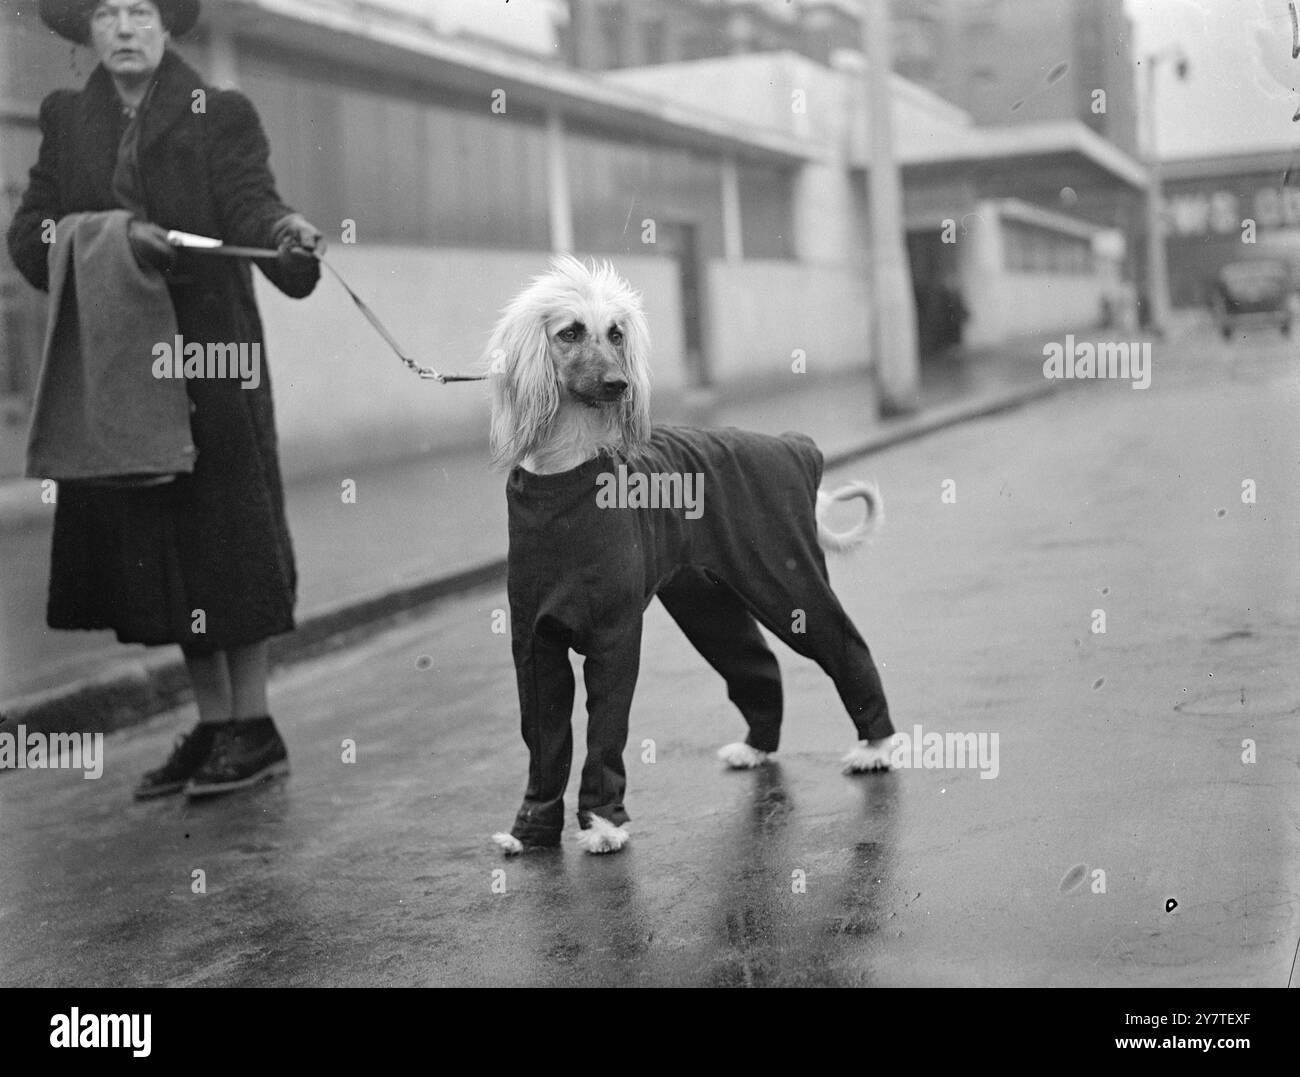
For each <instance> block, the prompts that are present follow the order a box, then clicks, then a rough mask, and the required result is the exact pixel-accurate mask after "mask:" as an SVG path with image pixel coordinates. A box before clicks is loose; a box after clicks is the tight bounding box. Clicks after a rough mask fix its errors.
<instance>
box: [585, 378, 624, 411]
mask: <svg viewBox="0 0 1300 1077" xmlns="http://www.w3.org/2000/svg"><path fill="white" fill-rule="evenodd" d="M626 392H627V379H625V378H623V377H620V376H619V375H616V374H610V375H609V376H608V377H605V378H602V379H601V380H600V381H599V382H598V383H597V384H596V385H594V386H593V387H592V389H591V390H590V391H583V392H578V393H575V394H574V395H575V396H577V397H578V399H580V400H581V401H582V402H583V403H584V404H586V405H587V406H588V407H593V408H595V407H599V406H600V405H601V404H613V403H614V402H615V401H618V400H622V399H623V394H624V393H626Z"/></svg>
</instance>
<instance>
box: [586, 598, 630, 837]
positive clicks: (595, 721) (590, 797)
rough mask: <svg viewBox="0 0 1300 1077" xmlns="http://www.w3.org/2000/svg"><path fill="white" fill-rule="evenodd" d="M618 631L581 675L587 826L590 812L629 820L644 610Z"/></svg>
mask: <svg viewBox="0 0 1300 1077" xmlns="http://www.w3.org/2000/svg"><path fill="white" fill-rule="evenodd" d="M633 612H634V613H635V616H634V617H630V618H628V619H627V620H626V621H624V622H623V623H622V624H620V626H619V630H618V631H617V632H613V633H610V634H609V636H607V637H606V638H605V639H604V640H603V641H602V642H603V643H604V645H603V646H602V647H601V648H600V649H599V650H595V651H592V652H591V653H590V654H588V655H587V657H586V660H585V661H584V662H583V667H582V676H583V682H584V684H585V685H586V688H587V759H586V762H585V763H584V764H583V767H582V784H581V786H580V788H579V790H578V818H579V821H580V822H581V823H582V824H583V825H585V824H586V822H587V815H588V814H592V813H594V814H596V815H599V816H600V817H601V818H602V819H608V820H609V821H610V822H611V823H614V824H616V825H619V826H621V825H622V824H623V823H626V822H627V821H628V814H627V811H626V810H625V809H624V807H623V795H624V793H625V792H626V790H627V771H626V770H625V769H624V766H623V749H624V748H625V747H627V728H628V714H629V712H630V711H631V709H632V696H633V694H634V693H635V691H636V680H637V674H638V673H639V672H640V667H641V610H640V609H638V608H636V607H633Z"/></svg>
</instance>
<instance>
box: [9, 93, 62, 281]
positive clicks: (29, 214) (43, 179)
mask: <svg viewBox="0 0 1300 1077" xmlns="http://www.w3.org/2000/svg"><path fill="white" fill-rule="evenodd" d="M72 98H73V93H72V91H71V90H56V91H55V92H54V93H52V94H50V95H49V96H48V97H46V98H45V100H44V101H42V102H41V113H40V125H41V149H40V154H39V156H38V157H37V159H36V164H34V165H33V166H32V169H31V172H30V173H29V174H28V177H27V190H26V191H25V192H24V194H23V200H22V203H21V205H19V207H18V212H17V213H15V214H14V218H13V220H12V221H11V222H10V223H9V256H10V257H11V258H12V259H13V262H14V265H15V266H17V267H18V272H20V273H21V274H22V275H23V276H24V277H26V278H27V280H28V281H29V282H30V283H31V284H32V286H33V287H35V288H39V289H41V291H43V292H44V291H48V290H49V286H50V277H49V262H48V257H49V246H48V244H46V243H45V242H44V240H43V239H42V235H43V233H44V231H45V221H46V220H52V221H59V220H61V219H62V218H63V217H64V216H65V213H64V210H63V205H62V198H61V197H60V194H59V155H60V152H61V149H62V138H63V129H64V124H63V122H62V117H63V114H64V110H65V109H66V108H67V106H68V104H69V103H70V102H71V101H72Z"/></svg>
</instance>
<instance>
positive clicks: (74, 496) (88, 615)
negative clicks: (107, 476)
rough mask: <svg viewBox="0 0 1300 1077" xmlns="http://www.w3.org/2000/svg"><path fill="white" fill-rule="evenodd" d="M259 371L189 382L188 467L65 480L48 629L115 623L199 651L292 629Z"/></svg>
mask: <svg viewBox="0 0 1300 1077" xmlns="http://www.w3.org/2000/svg"><path fill="white" fill-rule="evenodd" d="M261 373H262V381H261V384H260V385H259V386H258V387H257V388H255V389H245V388H242V387H241V385H240V383H239V382H238V381H236V380H233V379H222V380H216V379H213V380H202V381H201V380H191V381H187V382H186V389H187V391H188V392H189V396H190V409H191V414H190V428H191V431H192V433H193V437H194V445H195V448H196V449H197V450H198V455H197V458H196V460H195V466H194V472H193V474H191V475H183V476H180V477H179V478H177V479H176V480H175V481H173V482H170V483H166V484H164V485H161V486H148V487H138V488H107V487H99V486H90V485H85V484H80V483H62V484H60V487H59V493H58V504H57V507H56V509H55V514H54V542H53V549H52V552H51V559H50V562H51V563H50V594H49V608H48V612H47V622H48V624H49V626H50V627H51V628H63V629H103V628H111V629H113V630H114V631H115V632H116V633H117V638H118V639H119V640H121V641H122V642H123V643H144V644H164V643H179V644H182V645H184V646H185V647H186V649H187V650H189V651H191V652H192V653H196V654H203V653H211V652H213V651H220V650H226V649H228V648H231V647H239V646H244V645H247V644H251V643H257V642H259V641H261V640H264V639H266V638H268V637H270V636H274V635H278V634H280V633H282V632H287V631H290V630H291V629H292V628H293V627H294V620H293V607H294V601H295V597H296V591H297V572H296V568H295V565H294V555H293V546H292V543H291V541H290V538H289V527H288V522H287V520H286V518H285V512H284V489H283V484H282V481H281V478H280V465H279V459H278V455H277V448H276V435H275V417H274V411H273V406H272V403H271V385H270V374H269V371H268V369H267V368H266V364H265V363H263V364H262V371H261ZM196 629H198V630H199V631H196Z"/></svg>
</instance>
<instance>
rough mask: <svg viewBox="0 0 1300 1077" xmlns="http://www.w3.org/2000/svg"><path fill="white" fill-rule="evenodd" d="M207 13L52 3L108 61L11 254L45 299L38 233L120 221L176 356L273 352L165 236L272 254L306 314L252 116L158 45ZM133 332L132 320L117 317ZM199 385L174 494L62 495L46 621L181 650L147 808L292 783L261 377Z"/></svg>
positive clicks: (302, 225) (36, 184) (284, 619)
mask: <svg viewBox="0 0 1300 1077" xmlns="http://www.w3.org/2000/svg"><path fill="white" fill-rule="evenodd" d="M198 14H199V3H198V0H41V4H40V16H41V19H42V21H44V23H45V24H46V25H47V26H49V27H50V28H51V29H52V30H54V31H55V32H56V33H58V34H60V35H61V36H63V37H65V38H67V39H69V40H71V41H74V42H76V43H78V44H82V45H90V46H91V47H92V48H93V49H94V51H95V53H96V55H97V56H98V58H99V66H97V67H96V68H95V70H94V71H93V72H92V73H91V75H90V77H89V78H88V79H87V81H86V85H85V87H84V88H83V89H82V90H81V91H80V92H75V91H72V90H57V91H55V92H54V93H52V94H50V95H49V96H48V97H47V98H46V99H45V100H44V101H43V102H42V103H41V110H40V125H41V135H42V140H41V148H40V155H39V158H38V160H37V163H36V165H35V166H34V167H33V168H32V170H31V174H30V181H29V185H28V188H27V192H26V194H25V196H24V198H23V201H22V205H21V206H20V208H19V210H18V212H17V214H16V215H15V217H14V219H13V223H12V225H11V227H10V229H9V250H10V253H11V254H12V256H13V260H14V263H15V264H16V265H17V266H18V268H19V270H20V271H21V272H22V274H23V275H24V276H25V277H26V278H27V279H28V280H29V281H30V282H31V283H32V284H33V285H35V286H36V287H37V288H41V289H47V288H48V286H49V279H48V271H47V264H46V258H47V253H48V248H47V246H46V244H45V242H43V232H45V231H46V229H45V226H44V222H45V221H47V220H53V221H58V220H60V219H62V218H63V217H65V216H66V215H67V214H70V213H76V212H95V211H107V210H120V209H123V208H125V209H127V210H129V211H131V213H132V214H133V215H134V216H133V220H132V222H131V224H130V226H129V232H128V238H129V243H130V247H131V250H132V253H133V254H134V255H135V258H136V261H137V262H138V263H140V264H141V265H142V266H144V265H152V266H155V267H156V268H158V269H159V270H161V271H163V272H164V274H165V275H166V276H167V282H168V292H169V294H170V297H171V301H172V306H173V307H174V309H175V314H176V324H177V327H178V329H179V331H180V333H181V335H182V336H183V338H184V340H185V341H186V342H187V343H189V342H195V341H197V342H201V343H203V344H204V345H205V348H206V344H207V343H209V342H212V343H217V342H221V343H246V344H249V345H252V344H258V345H259V346H260V345H261V343H262V325H261V320H260V318H259V316H258V312H257V307H256V305H255V302H254V296H253V282H252V274H251V271H250V268H249V266H248V264H247V262H245V261H244V260H242V259H235V258H224V257H211V256H209V257H206V258H203V257H201V256H199V255H196V254H188V253H186V254H182V255H180V256H179V258H180V260H179V261H178V254H177V251H176V248H174V247H172V246H171V245H170V244H169V243H168V242H167V240H166V231H167V230H168V229H179V230H182V231H186V232H194V233H198V234H200V235H206V236H215V237H219V238H220V239H222V240H224V241H225V242H226V243H229V244H235V245H240V246H251V247H258V248H268V247H275V248H277V249H278V250H279V257H278V258H276V259H266V260H263V261H259V262H258V266H259V268H260V269H261V271H262V272H263V273H265V274H266V276H267V277H268V278H269V279H270V280H271V281H272V282H273V283H274V284H275V285H276V286H277V287H278V288H280V290H281V291H283V292H285V293H286V294H287V295H289V296H292V297H294V298H301V297H303V296H306V295H308V294H309V293H310V292H311V291H312V289H313V288H314V287H315V285H316V281H317V279H318V278H319V265H318V262H317V260H316V258H315V257H314V255H313V254H312V253H311V252H312V251H313V250H316V249H318V244H319V241H320V233H319V232H318V231H317V229H315V228H314V227H313V226H312V225H311V224H310V223H308V222H307V221H306V220H305V219H304V218H303V217H301V216H300V215H298V214H296V213H294V212H293V210H292V209H290V207H289V206H287V205H285V204H284V203H283V202H281V200H280V197H279V195H278V194H277V193H276V189H275V181H274V179H273V178H272V176H271V173H270V170H269V168H268V166H267V158H268V152H269V151H268V147H267V143H266V137H265V135H264V134H263V132H262V127H261V124H260V122H259V121H258V118H257V114H256V112H255V111H254V110H253V107H252V105H251V104H250V103H249V101H248V99H247V98H245V97H244V96H243V95H242V94H239V93H236V92H234V91H228V90H218V89H215V88H213V87H210V86H206V85H205V84H204V83H203V81H202V79H201V78H200V77H199V75H198V74H197V73H196V72H195V71H194V70H193V69H192V68H190V67H189V66H187V65H186V64H185V62H184V61H183V60H181V59H180V57H179V56H177V55H176V54H175V53H174V52H173V51H172V50H170V49H169V48H168V47H167V46H168V44H169V42H170V41H171V39H172V37H173V36H180V35H182V34H184V33H185V32H186V31H188V30H189V29H190V28H191V27H192V26H193V25H194V23H195V21H196V20H197V18H198ZM121 315H122V318H123V319H124V321H125V320H126V319H129V318H130V317H131V312H130V311H129V310H123V311H122V312H121ZM262 359H263V369H262V371H261V377H260V380H259V383H258V384H257V385H256V387H252V388H247V387H244V385H243V384H241V381H240V380H238V379H237V378H234V377H230V378H208V379H195V378H191V379H189V380H187V382H186V391H187V393H188V395H189V400H190V428H191V435H192V439H193V443H194V446H195V448H196V449H197V457H196V459H195V464H194V470H193V472H192V473H191V474H183V475H179V476H177V477H176V478H175V479H174V480H173V481H170V482H166V483H165V484H161V485H159V484H153V485H130V484H126V483H123V484H120V485H109V486H104V485H91V484H83V483H66V482H65V483H61V484H60V490H59V498H58V505H57V509H56V512H55V518H54V542H53V552H52V556H51V569H50V592H49V607H48V611H47V621H48V623H49V625H50V627H51V628H60V629H102V628H112V629H114V630H115V631H116V633H117V637H118V639H119V640H121V641H122V642H128V643H131V642H133V643H144V644H164V643H178V644H180V646H181V650H182V653H183V654H184V657H185V664H186V667H187V669H188V671H189V675H190V680H191V681H192V683H193V686H194V694H195V698H196V701H197V703H198V710H199V724H198V725H197V726H196V727H195V728H194V729H193V730H192V731H191V732H190V733H189V734H188V735H186V736H184V737H182V738H181V739H180V740H178V742H177V745H176V748H175V750H174V751H173V752H172V754H171V756H170V757H169V758H168V759H167V761H166V762H165V763H164V765H163V766H161V767H160V768H158V769H157V770H153V771H150V772H149V773H147V774H146V775H145V776H144V778H143V780H142V781H141V783H140V785H139V786H138V788H137V789H136V796H137V797H139V798H141V799H143V798H148V797H155V796H162V795H166V794H169V793H176V792H179V791H181V790H182V789H184V790H185V791H186V793H187V794H188V795H191V796H200V795H207V794H211V793H219V792H226V791H229V790H233V789H240V788H244V787H246V786H249V785H252V784H254V783H256V782H258V781H261V780H263V779H265V778H268V777H273V776H276V775H279V774H285V773H287V772H288V753H287V751H286V749H285V745H284V741H283V740H282V739H281V737H280V735H279V733H278V731H277V730H276V728H275V724H274V722H273V721H272V719H271V717H270V716H269V714H268V707H267V698H266V682H267V646H268V640H269V638H270V637H271V636H274V635H277V634H278V633H281V632H287V631H289V630H290V629H292V628H293V626H294V622H293V606H294V600H295V591H296V583H297V581H296V572H295V567H294V559H293V548H292V546H291V544H290V540H289V531H288V526H287V523H286V520H285V515H284V495H283V489H282V485H281V479H280V468H279V461H278V459H277V453H276V434H275V421H274V414H273V411H272V402H271V386H270V377H269V373H268V372H267V371H266V369H265V352H264V349H263V351H262Z"/></svg>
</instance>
